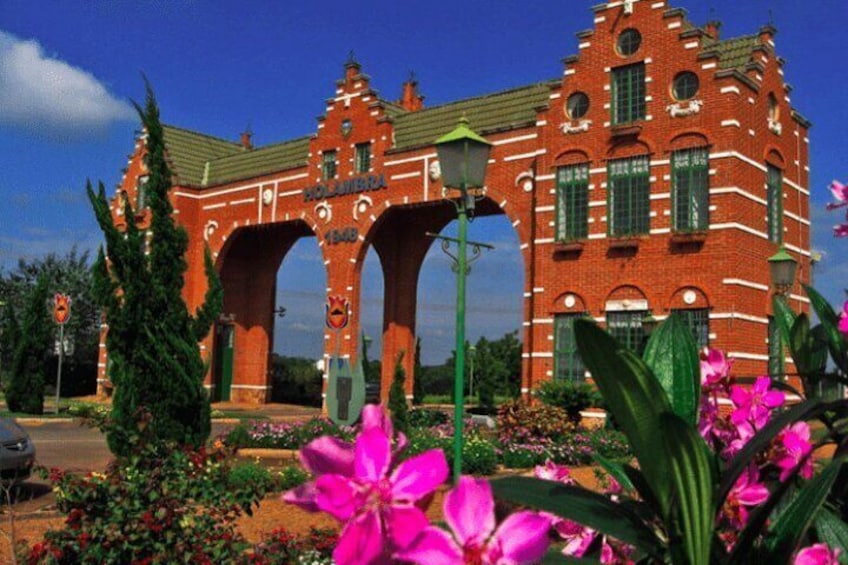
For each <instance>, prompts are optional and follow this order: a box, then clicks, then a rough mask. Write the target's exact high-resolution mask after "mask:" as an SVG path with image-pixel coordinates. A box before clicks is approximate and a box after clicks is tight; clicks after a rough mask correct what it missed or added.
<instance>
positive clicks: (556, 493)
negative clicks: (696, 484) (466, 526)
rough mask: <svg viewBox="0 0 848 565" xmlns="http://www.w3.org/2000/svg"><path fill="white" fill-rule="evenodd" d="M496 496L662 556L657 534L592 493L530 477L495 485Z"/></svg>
mask: <svg viewBox="0 0 848 565" xmlns="http://www.w3.org/2000/svg"><path fill="white" fill-rule="evenodd" d="M491 485H492V490H493V491H494V493H495V496H496V497H497V498H499V499H501V500H508V501H511V502H515V503H518V504H521V505H523V506H529V507H531V508H535V509H537V510H543V511H545V512H551V513H552V514H556V515H557V516H560V517H561V518H567V519H569V520H573V521H575V522H577V523H579V524H583V525H585V526H589V527H590V528H593V529H595V530H598V531H600V532H603V533H605V534H607V535H609V536H612V537H614V538H616V539H618V540H621V541H623V542H625V543H629V544H632V545H634V546H636V547H637V548H638V549H639V550H640V551H643V552H645V553H647V554H649V555H659V554H660V553H661V552H662V544H661V543H660V541H659V539H658V538H657V536H656V534H655V533H654V531H653V530H651V529H650V528H649V527H648V526H646V525H645V523H644V522H643V521H642V520H641V519H640V518H639V516H638V515H636V514H635V513H634V512H633V511H631V510H629V509H628V508H626V507H624V506H622V505H620V504H616V503H615V502H613V501H611V500H610V499H608V498H607V497H605V496H603V495H600V494H597V493H595V492H592V491H590V490H587V489H584V488H581V487H574V486H569V485H564V484H562V483H556V482H553V481H544V480H542V479H534V478H530V477H505V478H503V479H495V480H493V481H491Z"/></svg>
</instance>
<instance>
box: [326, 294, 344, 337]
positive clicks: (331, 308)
mask: <svg viewBox="0 0 848 565" xmlns="http://www.w3.org/2000/svg"><path fill="white" fill-rule="evenodd" d="M325 309H326V320H325V323H326V324H327V327H328V328H330V329H331V330H341V329H344V328H346V327H347V324H348V322H349V321H350V302H348V300H347V298H345V297H344V296H328V297H327V304H326V305H325Z"/></svg>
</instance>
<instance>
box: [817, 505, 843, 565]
mask: <svg viewBox="0 0 848 565" xmlns="http://www.w3.org/2000/svg"><path fill="white" fill-rule="evenodd" d="M815 525H816V534H817V535H818V538H819V539H820V540H821V541H823V542H824V543H826V544H827V545H829V546H830V547H841V548H843V552H842V555H840V556H839V562H840V563H843V564H845V563H848V553H845V548H848V524H846V523H845V522H843V521H842V519H841V518H840V517H839V516H837V515H836V514H834V513H833V512H832V511H831V510H829V509H827V508H822V509H821V510H819V513H818V514H816V524H815Z"/></svg>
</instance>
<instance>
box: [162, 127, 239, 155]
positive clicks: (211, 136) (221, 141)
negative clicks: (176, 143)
mask: <svg viewBox="0 0 848 565" xmlns="http://www.w3.org/2000/svg"><path fill="white" fill-rule="evenodd" d="M162 127H163V128H167V129H173V130H178V131H181V132H184V133H189V134H191V135H196V136H199V137H205V138H207V139H211V140H213V141H218V142H220V143H226V144H228V145H232V146H233V147H234V148H235V149H238V148H239V147H241V144H240V143H239V142H238V141H230V140H229V139H224V138H222V137H216V136H214V135H211V134H208V133H202V132H199V131H195V130H192V129H188V128H184V127H180V126H175V125H172V124H166V123H163V124H162Z"/></svg>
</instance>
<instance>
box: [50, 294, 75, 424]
mask: <svg viewBox="0 0 848 565" xmlns="http://www.w3.org/2000/svg"><path fill="white" fill-rule="evenodd" d="M70 317H71V297H70V296H68V295H67V294H60V293H57V294H56V295H55V296H54V297H53V320H54V321H55V322H56V323H57V324H59V368H58V369H57V372H56V414H58V413H59V393H60V391H61V390H62V360H63V359H64V358H65V323H66V322H67V321H68V319H69V318H70Z"/></svg>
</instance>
